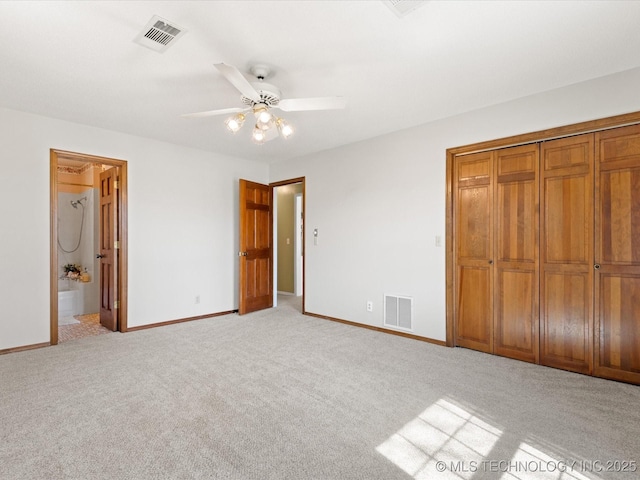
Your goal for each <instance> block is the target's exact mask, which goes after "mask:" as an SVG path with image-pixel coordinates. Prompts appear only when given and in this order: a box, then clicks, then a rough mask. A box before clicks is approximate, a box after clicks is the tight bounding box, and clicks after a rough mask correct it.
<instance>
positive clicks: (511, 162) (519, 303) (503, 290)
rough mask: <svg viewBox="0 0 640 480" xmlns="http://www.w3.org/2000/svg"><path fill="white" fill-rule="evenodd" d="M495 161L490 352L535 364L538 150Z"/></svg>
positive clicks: (504, 153)
mask: <svg viewBox="0 0 640 480" xmlns="http://www.w3.org/2000/svg"><path fill="white" fill-rule="evenodd" d="M495 155H496V156H495V162H494V178H495V184H496V186H495V199H494V212H495V213H494V222H495V223H494V228H495V231H496V239H495V246H494V252H495V253H494V256H495V259H494V270H495V271H494V296H493V306H494V316H493V322H494V324H493V329H494V332H493V347H494V348H493V351H494V353H496V354H498V355H502V356H505V357H510V358H516V359H519V360H524V361H528V362H535V363H537V362H538V354H539V345H538V332H539V309H538V308H539V305H538V292H539V285H538V275H539V272H538V232H539V229H538V217H539V215H538V190H539V188H538V187H539V185H538V145H537V144H532V145H523V146H520V147H512V148H505V149H501V150H497V151H496V153H495Z"/></svg>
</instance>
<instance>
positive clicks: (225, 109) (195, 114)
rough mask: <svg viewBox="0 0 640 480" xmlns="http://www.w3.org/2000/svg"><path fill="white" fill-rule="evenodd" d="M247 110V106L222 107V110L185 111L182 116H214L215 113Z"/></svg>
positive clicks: (222, 113)
mask: <svg viewBox="0 0 640 480" xmlns="http://www.w3.org/2000/svg"><path fill="white" fill-rule="evenodd" d="M245 110H248V109H247V108H238V107H233V108H222V109H220V110H209V111H207V112H197V113H184V114H182V115H180V116H181V117H185V118H199V117H212V116H214V115H224V114H226V113H237V112H244V111H245Z"/></svg>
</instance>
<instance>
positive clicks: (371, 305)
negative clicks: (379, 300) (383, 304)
mask: <svg viewBox="0 0 640 480" xmlns="http://www.w3.org/2000/svg"><path fill="white" fill-rule="evenodd" d="M367 312H373V302H372V301H371V300H369V301H368V302H367Z"/></svg>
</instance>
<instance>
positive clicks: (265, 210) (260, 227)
mask: <svg viewBox="0 0 640 480" xmlns="http://www.w3.org/2000/svg"><path fill="white" fill-rule="evenodd" d="M272 205H273V204H272V190H271V187H270V186H269V185H262V184H260V183H254V182H250V181H248V180H242V179H241V180H240V251H239V252H238V256H239V259H240V295H239V301H238V313H239V314H240V315H243V314H245V313H249V312H254V311H256V310H262V309H264V308H270V307H272V306H273V286H272V281H273V260H272V254H273V231H272Z"/></svg>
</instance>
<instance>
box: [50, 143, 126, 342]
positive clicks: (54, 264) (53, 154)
mask: <svg viewBox="0 0 640 480" xmlns="http://www.w3.org/2000/svg"><path fill="white" fill-rule="evenodd" d="M49 154H50V176H49V192H50V195H51V196H50V209H49V227H50V232H51V233H50V247H49V251H50V267H49V269H50V277H49V283H50V292H49V296H50V297H49V298H50V301H49V312H50V315H49V321H50V341H49V343H50V345H57V344H58V276H59V272H58V228H57V227H58V159H59V158H65V159H69V160H76V161H81V162H92V163H100V164H103V165H111V166H114V167H118V168H119V170H120V178H119V180H118V181H119V185H118V187H119V189H120V195H119V199H118V207H117V208H118V213H119V218H118V227H119V232H120V240H119V241H120V249H119V250H120V251H119V255H118V260H117V263H116V268H117V269H118V271H119V275H118V281H117V285H116V290H117V293H118V294H117V298H118V300H119V301H120V304H119V308H118V309H119V312H118V313H119V318H118V331H120V332H126V331H127V328H128V326H127V304H128V299H127V285H128V282H127V279H128V267H127V265H128V261H127V260H128V240H127V238H128V236H127V219H128V217H127V211H128V196H127V162H126V161H125V160H118V159H115V158H107V157H98V156H95V155H89V154H84V153H76V152H69V151H65V150H58V149H53V148H52V149H50V152H49Z"/></svg>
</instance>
